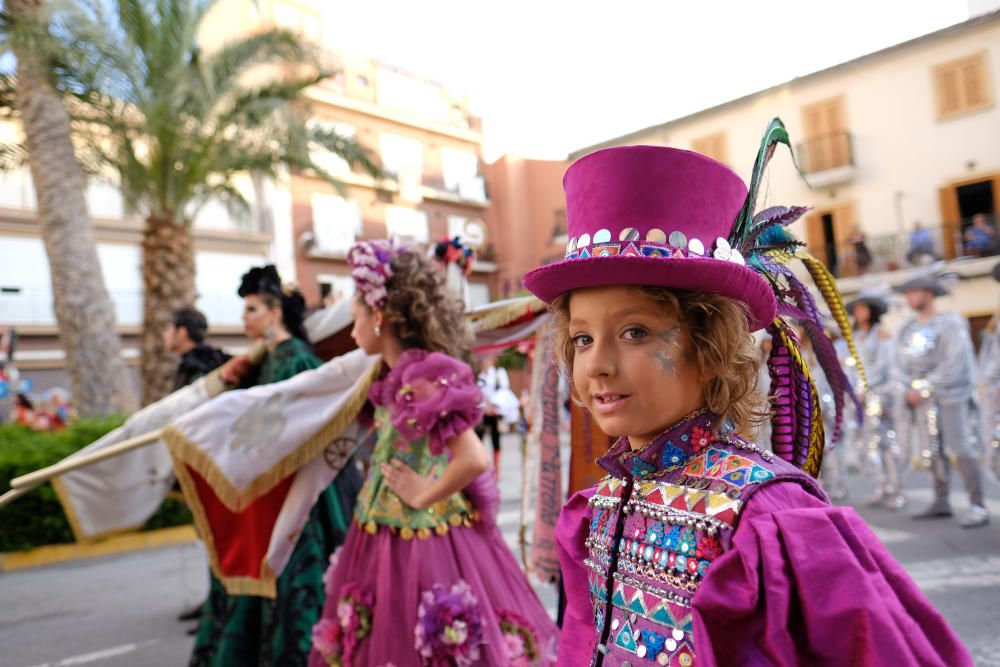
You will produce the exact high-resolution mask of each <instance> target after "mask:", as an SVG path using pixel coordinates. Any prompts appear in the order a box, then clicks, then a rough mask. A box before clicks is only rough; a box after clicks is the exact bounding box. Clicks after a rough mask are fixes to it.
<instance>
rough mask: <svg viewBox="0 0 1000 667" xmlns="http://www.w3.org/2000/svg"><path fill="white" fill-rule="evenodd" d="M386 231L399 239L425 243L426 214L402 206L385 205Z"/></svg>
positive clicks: (427, 234)
mask: <svg viewBox="0 0 1000 667" xmlns="http://www.w3.org/2000/svg"><path fill="white" fill-rule="evenodd" d="M385 226H386V232H387V234H388V236H390V237H393V236H394V237H396V238H398V239H400V240H406V241H413V242H417V243H427V241H428V239H429V238H430V234H429V233H428V230H427V214H426V213H424V212H423V211H418V210H416V209H413V208H406V207H404V206H386V207H385Z"/></svg>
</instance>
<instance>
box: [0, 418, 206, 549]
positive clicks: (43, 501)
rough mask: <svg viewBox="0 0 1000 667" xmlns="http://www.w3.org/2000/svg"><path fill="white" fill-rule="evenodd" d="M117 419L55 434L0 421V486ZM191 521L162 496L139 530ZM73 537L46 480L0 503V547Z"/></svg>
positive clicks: (115, 423) (61, 456)
mask: <svg viewBox="0 0 1000 667" xmlns="http://www.w3.org/2000/svg"><path fill="white" fill-rule="evenodd" d="M121 423H122V418H121V417H108V418H104V419H80V420H78V421H76V422H74V423H73V424H71V425H70V426H69V427H68V428H66V429H65V430H62V431H59V432H57V433H39V432H36V431H32V430H31V429H29V428H27V427H24V426H18V425H16V424H9V425H2V426H0V490H4V491H5V490H7V489H9V488H10V480H12V479H14V478H15V477H20V476H21V475H26V474H28V473H29V472H33V471H35V470H38V469H39V468H44V467H46V466H50V465H52V464H53V463H56V462H57V461H59V460H60V459H64V458H66V457H67V456H69V455H70V454H72V453H74V452H76V451H78V450H80V449H82V448H84V447H86V446H87V445H89V444H90V443H92V442H94V441H95V440H97V439H98V438H100V437H101V436H103V435H104V434H105V433H107V432H108V431H111V430H112V429H114V428H117V427H118V426H119V425H121ZM187 523H191V514H190V512H188V510H187V508H186V507H185V506H184V505H183V504H182V503H179V502H176V501H174V500H168V501H166V502H165V503H164V504H163V505H162V506H161V507H160V509H159V510H158V511H157V513H156V514H155V515H153V516H152V517H151V518H150V519H149V521H147V522H146V525H145V526H144V527H143V530H151V529H154V528H164V527H167V526H178V525H183V524H187ZM72 541H73V531H72V530H70V527H69V521H67V520H66V515H65V514H64V513H63V509H62V505H60V504H59V500H58V499H57V498H56V492H55V490H54V489H53V488H52V485H51V484H43V485H41V486H39V487H37V488H35V489H34V490H32V491H31V492H30V493H28V494H26V495H24V496H21V497H20V498H18V499H17V500H15V501H14V502H12V503H10V504H9V505H5V506H4V507H2V508H0V551H17V550H21V549H30V548H32V547H38V546H42V545H44V544H60V543H65V542H72Z"/></svg>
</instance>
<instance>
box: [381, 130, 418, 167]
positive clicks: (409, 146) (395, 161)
mask: <svg viewBox="0 0 1000 667" xmlns="http://www.w3.org/2000/svg"><path fill="white" fill-rule="evenodd" d="M379 154H380V155H381V157H382V166H383V168H385V170H386V171H388V172H390V173H393V174H396V176H397V177H399V176H400V175H401V174H403V173H406V172H411V171H412V172H415V173H416V175H417V176H423V171H424V147H423V144H421V143H420V141H419V140H418V139H413V138H412V137H403V136H400V135H398V134H390V133H389V132H383V133H382V135H381V136H380V137H379Z"/></svg>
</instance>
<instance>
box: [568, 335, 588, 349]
mask: <svg viewBox="0 0 1000 667" xmlns="http://www.w3.org/2000/svg"><path fill="white" fill-rule="evenodd" d="M570 340H572V341H573V347H586V346H588V345H590V344H591V343H593V342H594V339H593V338H591V337H590V336H588V335H587V334H577V335H575V336H573V337H572V338H571V339H570Z"/></svg>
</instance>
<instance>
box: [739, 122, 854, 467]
mask: <svg viewBox="0 0 1000 667" xmlns="http://www.w3.org/2000/svg"><path fill="white" fill-rule="evenodd" d="M779 143H780V144H785V146H787V147H788V150H789V151H791V150H792V147H791V142H790V141H789V138H788V131H787V130H786V129H785V126H784V124H783V123H782V122H781V120H780V119H778V118H775V119H773V120H772V121H771V122H770V124H769V125H768V127H767V131H766V132H765V134H764V138H763V140H762V141H761V145H760V150H759V151H758V153H757V159H756V160H755V161H754V167H753V174H752V175H751V179H750V187H749V190H748V192H747V197H746V202H745V203H744V205H743V208H742V209H741V210H740V212H739V214H738V215H737V218H736V222H735V223H734V224H733V229H732V232H731V233H730V235H729V239H728V241H729V244H730V245H731V246H732V247H733V248H734V249H737V250H739V251H740V252H741V253H742V254H743V257H744V258H745V259H746V262H747V266H749V267H750V268H752V269H754V270H755V271H757V273H759V274H760V275H761V276H763V277H764V278H765V279H766V280H767V281H768V282H769V283H770V285H771V287H772V289H773V290H774V294H775V297H776V298H777V302H778V309H777V313H778V314H777V317H775V319H774V321H773V322H772V323H771V324H770V325H769V326H768V327H767V332H768V333H769V334H770V335H771V338H772V347H771V354H770V356H769V358H768V360H767V365H768V371H769V372H770V375H771V386H772V396H771V397H770V401H771V407H772V410H773V419H772V424H773V428H772V435H771V447H772V449H773V451H774V453H775V454H776V455H778V456H780V457H781V458H783V459H785V460H786V461H789V462H791V463H793V464H794V465H796V466H798V467H800V468H802V469H803V470H804V471H805V472H807V473H809V474H811V475H814V476H815V475H818V474H819V470H820V466H821V465H822V461H823V449H824V444H825V437H824V436H825V434H824V430H823V419H822V415H821V413H820V400H819V394H818V392H817V391H816V385H815V382H814V381H813V377H812V372H811V371H810V369H809V368H808V367H807V366H806V363H805V361H804V358H803V356H802V353H801V351H800V346H801V341H799V339H798V336H797V335H796V333H795V331H794V329H793V328H792V327H791V326H790V325H789V324H788V322H787V321H786V320H787V319H793V320H798V321H799V322H800V323H801V325H802V327H803V329H804V331H805V333H806V336H807V337H808V339H809V342H810V343H811V344H812V348H813V351H814V352H815V354H816V358H817V360H818V361H819V365H820V367H821V369H822V371H823V373H824V374H825V375H826V378H827V381H828V382H829V384H830V388H831V390H832V391H833V398H834V406H835V409H836V412H837V414H836V420H835V422H834V423H835V426H834V433H833V438H832V440H833V441H834V442H836V441H837V439H838V438H839V437H840V432H841V428H842V424H843V418H844V408H845V402H846V401H845V396H846V397H847V398H849V399H850V400H851V401H852V402H853V403H854V405H855V408H856V409H857V411H858V419H859V420H860V419H862V418H863V412H864V411H863V409H862V406H861V402H860V401H859V400H858V398H857V396H855V394H854V392H853V391H852V389H851V383H850V381H849V380H848V379H847V375H846V374H845V373H844V370H843V368H842V367H841V365H840V359H839V358H838V355H837V352H836V350H835V349H834V347H833V342H832V341H831V340H830V338H829V337H828V336H827V335H826V333H825V332H824V330H823V315H822V313H821V312H820V310H819V307H818V306H817V304H816V300H815V299H814V298H813V296H812V294H811V293H810V291H809V289H808V288H807V287H806V285H805V284H804V283H803V282H802V281H801V280H800V279H799V278H798V277H797V276H796V275H795V273H794V272H793V271H792V263H793V261H794V260H798V261H799V262H801V263H802V264H803V265H804V267H805V269H806V271H807V272H808V273H809V275H810V277H811V278H812V281H813V282H814V283H815V285H816V287H817V288H818V290H819V292H820V294H821V295H822V296H823V300H824V301H825V302H826V305H827V307H828V308H829V310H830V313H832V315H833V319H834V320H835V321H836V323H837V326H838V328H839V329H840V333H841V335H842V336H843V337H844V339H845V340H846V341H847V346H848V349H849V350H850V353H851V356H853V357H854V359H855V361H856V362H857V367H858V369H859V372H860V374H861V378H862V381H863V382H864V383H865V385H867V379H866V378H865V372H864V368H863V367H862V365H861V359H860V357H859V355H858V350H857V347H856V346H855V344H854V336H853V333H852V330H851V323H850V320H849V319H848V317H847V309H846V308H845V307H844V303H843V300H842V299H841V296H840V293H839V292H838V291H837V285H836V281H835V279H834V277H833V276H832V275H831V274H830V271H829V270H828V269H827V268H826V266H825V265H824V264H823V263H822V262H821V261H820V260H818V259H816V258H815V257H813V256H812V255H810V254H809V253H808V252H807V251H806V250H805V245H804V244H803V243H802V242H801V241H799V240H798V239H797V238H796V237H795V235H793V234H792V233H791V232H790V231H789V230H788V226H789V225H791V224H792V223H793V222H795V221H796V220H798V219H799V218H800V217H802V215H803V214H804V213H806V212H807V211H808V210H809V208H808V207H804V206H792V207H786V206H773V207H770V208H766V209H763V210H761V211H757V194H758V191H759V189H760V185H761V181H762V179H763V176H764V172H765V170H766V168H767V165H768V162H769V161H770V159H771V157H772V156H773V155H774V151H775V149H776V148H777V145H778V144H779ZM792 162H793V163H795V158H794V155H793V156H792ZM795 167H796V169H798V171H799V174H800V175H801V174H802V170H801V169H799V167H798V164H797V163H795ZM803 178H804V176H803Z"/></svg>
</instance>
